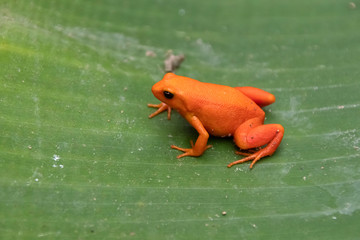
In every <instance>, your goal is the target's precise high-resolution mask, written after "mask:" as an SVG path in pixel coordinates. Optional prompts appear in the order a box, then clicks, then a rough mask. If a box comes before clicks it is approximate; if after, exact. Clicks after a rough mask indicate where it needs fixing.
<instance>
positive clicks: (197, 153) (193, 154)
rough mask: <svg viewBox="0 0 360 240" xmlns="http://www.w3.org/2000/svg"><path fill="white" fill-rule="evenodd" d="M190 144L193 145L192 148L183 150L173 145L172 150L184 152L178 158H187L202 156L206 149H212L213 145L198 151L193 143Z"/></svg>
mask: <svg viewBox="0 0 360 240" xmlns="http://www.w3.org/2000/svg"><path fill="white" fill-rule="evenodd" d="M190 144H191V148H181V147H178V146H175V145H171V148H172V149H176V150H179V151H182V152H184V153H183V154H180V155H178V156H177V158H182V157H186V156H191V157H198V156H201V155H202V154H203V152H204V151H205V150H206V149H208V148H211V147H212V145H207V146H206V147H205V148H203V149H200V150H197V149H196V147H195V145H194V143H193V141H190Z"/></svg>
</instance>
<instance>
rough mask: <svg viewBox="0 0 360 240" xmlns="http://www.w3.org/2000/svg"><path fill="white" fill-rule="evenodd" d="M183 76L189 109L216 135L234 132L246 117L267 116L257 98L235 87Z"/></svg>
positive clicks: (186, 103) (184, 92) (184, 93)
mask: <svg viewBox="0 0 360 240" xmlns="http://www.w3.org/2000/svg"><path fill="white" fill-rule="evenodd" d="M183 80H184V82H183V83H184V84H185V82H186V85H183V86H186V88H187V90H185V91H183V92H182V95H183V99H184V100H183V102H184V105H185V108H186V111H187V112H190V113H191V114H193V115H195V116H196V117H198V118H199V119H200V121H201V122H202V123H203V125H204V127H205V128H206V129H207V130H208V131H209V133H211V134H212V135H215V136H225V135H232V134H233V133H234V132H235V130H236V128H237V127H238V126H240V125H241V124H242V123H243V122H245V121H246V120H248V119H251V118H255V117H256V118H261V119H264V118H265V113H264V111H263V110H262V109H261V108H260V107H259V106H258V105H257V104H256V103H255V102H253V101H252V100H251V99H250V98H248V97H247V96H245V95H244V94H243V93H241V92H240V91H239V90H236V89H235V88H233V87H229V86H225V85H219V84H212V83H203V82H200V81H197V80H194V79H191V78H190V79H186V80H185V79H183ZM180 113H181V112H180Z"/></svg>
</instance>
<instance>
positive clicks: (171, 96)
mask: <svg viewBox="0 0 360 240" xmlns="http://www.w3.org/2000/svg"><path fill="white" fill-rule="evenodd" d="M186 81H187V78H186V77H182V76H178V75H176V74H174V73H166V74H165V75H164V77H163V79H162V80H160V81H159V82H157V83H155V84H154V86H153V87H152V88H151V91H152V92H153V94H154V96H155V97H156V98H157V99H159V100H160V101H162V102H164V103H166V104H167V105H168V106H170V107H172V108H175V109H178V110H179V109H180V108H181V106H183V104H184V102H183V99H184V92H185V89H186V88H184V86H187V82H186Z"/></svg>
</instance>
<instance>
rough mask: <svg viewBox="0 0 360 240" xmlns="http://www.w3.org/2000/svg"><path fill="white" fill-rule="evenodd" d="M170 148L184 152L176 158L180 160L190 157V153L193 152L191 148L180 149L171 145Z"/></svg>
mask: <svg viewBox="0 0 360 240" xmlns="http://www.w3.org/2000/svg"><path fill="white" fill-rule="evenodd" d="M171 148H172V149H176V150H179V151H182V152H184V153H183V154H180V155H179V156H177V158H182V157H186V156H192V151H193V150H192V149H191V148H181V147H178V146H175V145H171Z"/></svg>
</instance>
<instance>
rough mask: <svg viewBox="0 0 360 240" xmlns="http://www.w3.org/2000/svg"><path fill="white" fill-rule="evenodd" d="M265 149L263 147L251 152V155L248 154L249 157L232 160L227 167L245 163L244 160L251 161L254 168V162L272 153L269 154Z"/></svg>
mask: <svg viewBox="0 0 360 240" xmlns="http://www.w3.org/2000/svg"><path fill="white" fill-rule="evenodd" d="M264 150H265V149H261V150H259V151H257V152H255V153H253V154H249V155H246V156H247V157H246V158H243V159H240V160H237V161H235V162H232V163H230V164H229V165H228V166H227V167H232V166H234V165H236V164H239V163H244V162H247V161H251V160H252V162H251V164H250V168H252V167H253V166H254V164H255V163H256V162H257V161H259V160H260V159H261V158H263V157H266V156H268V155H270V154H267V152H266V151H264ZM241 155H244V154H243V153H241Z"/></svg>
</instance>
